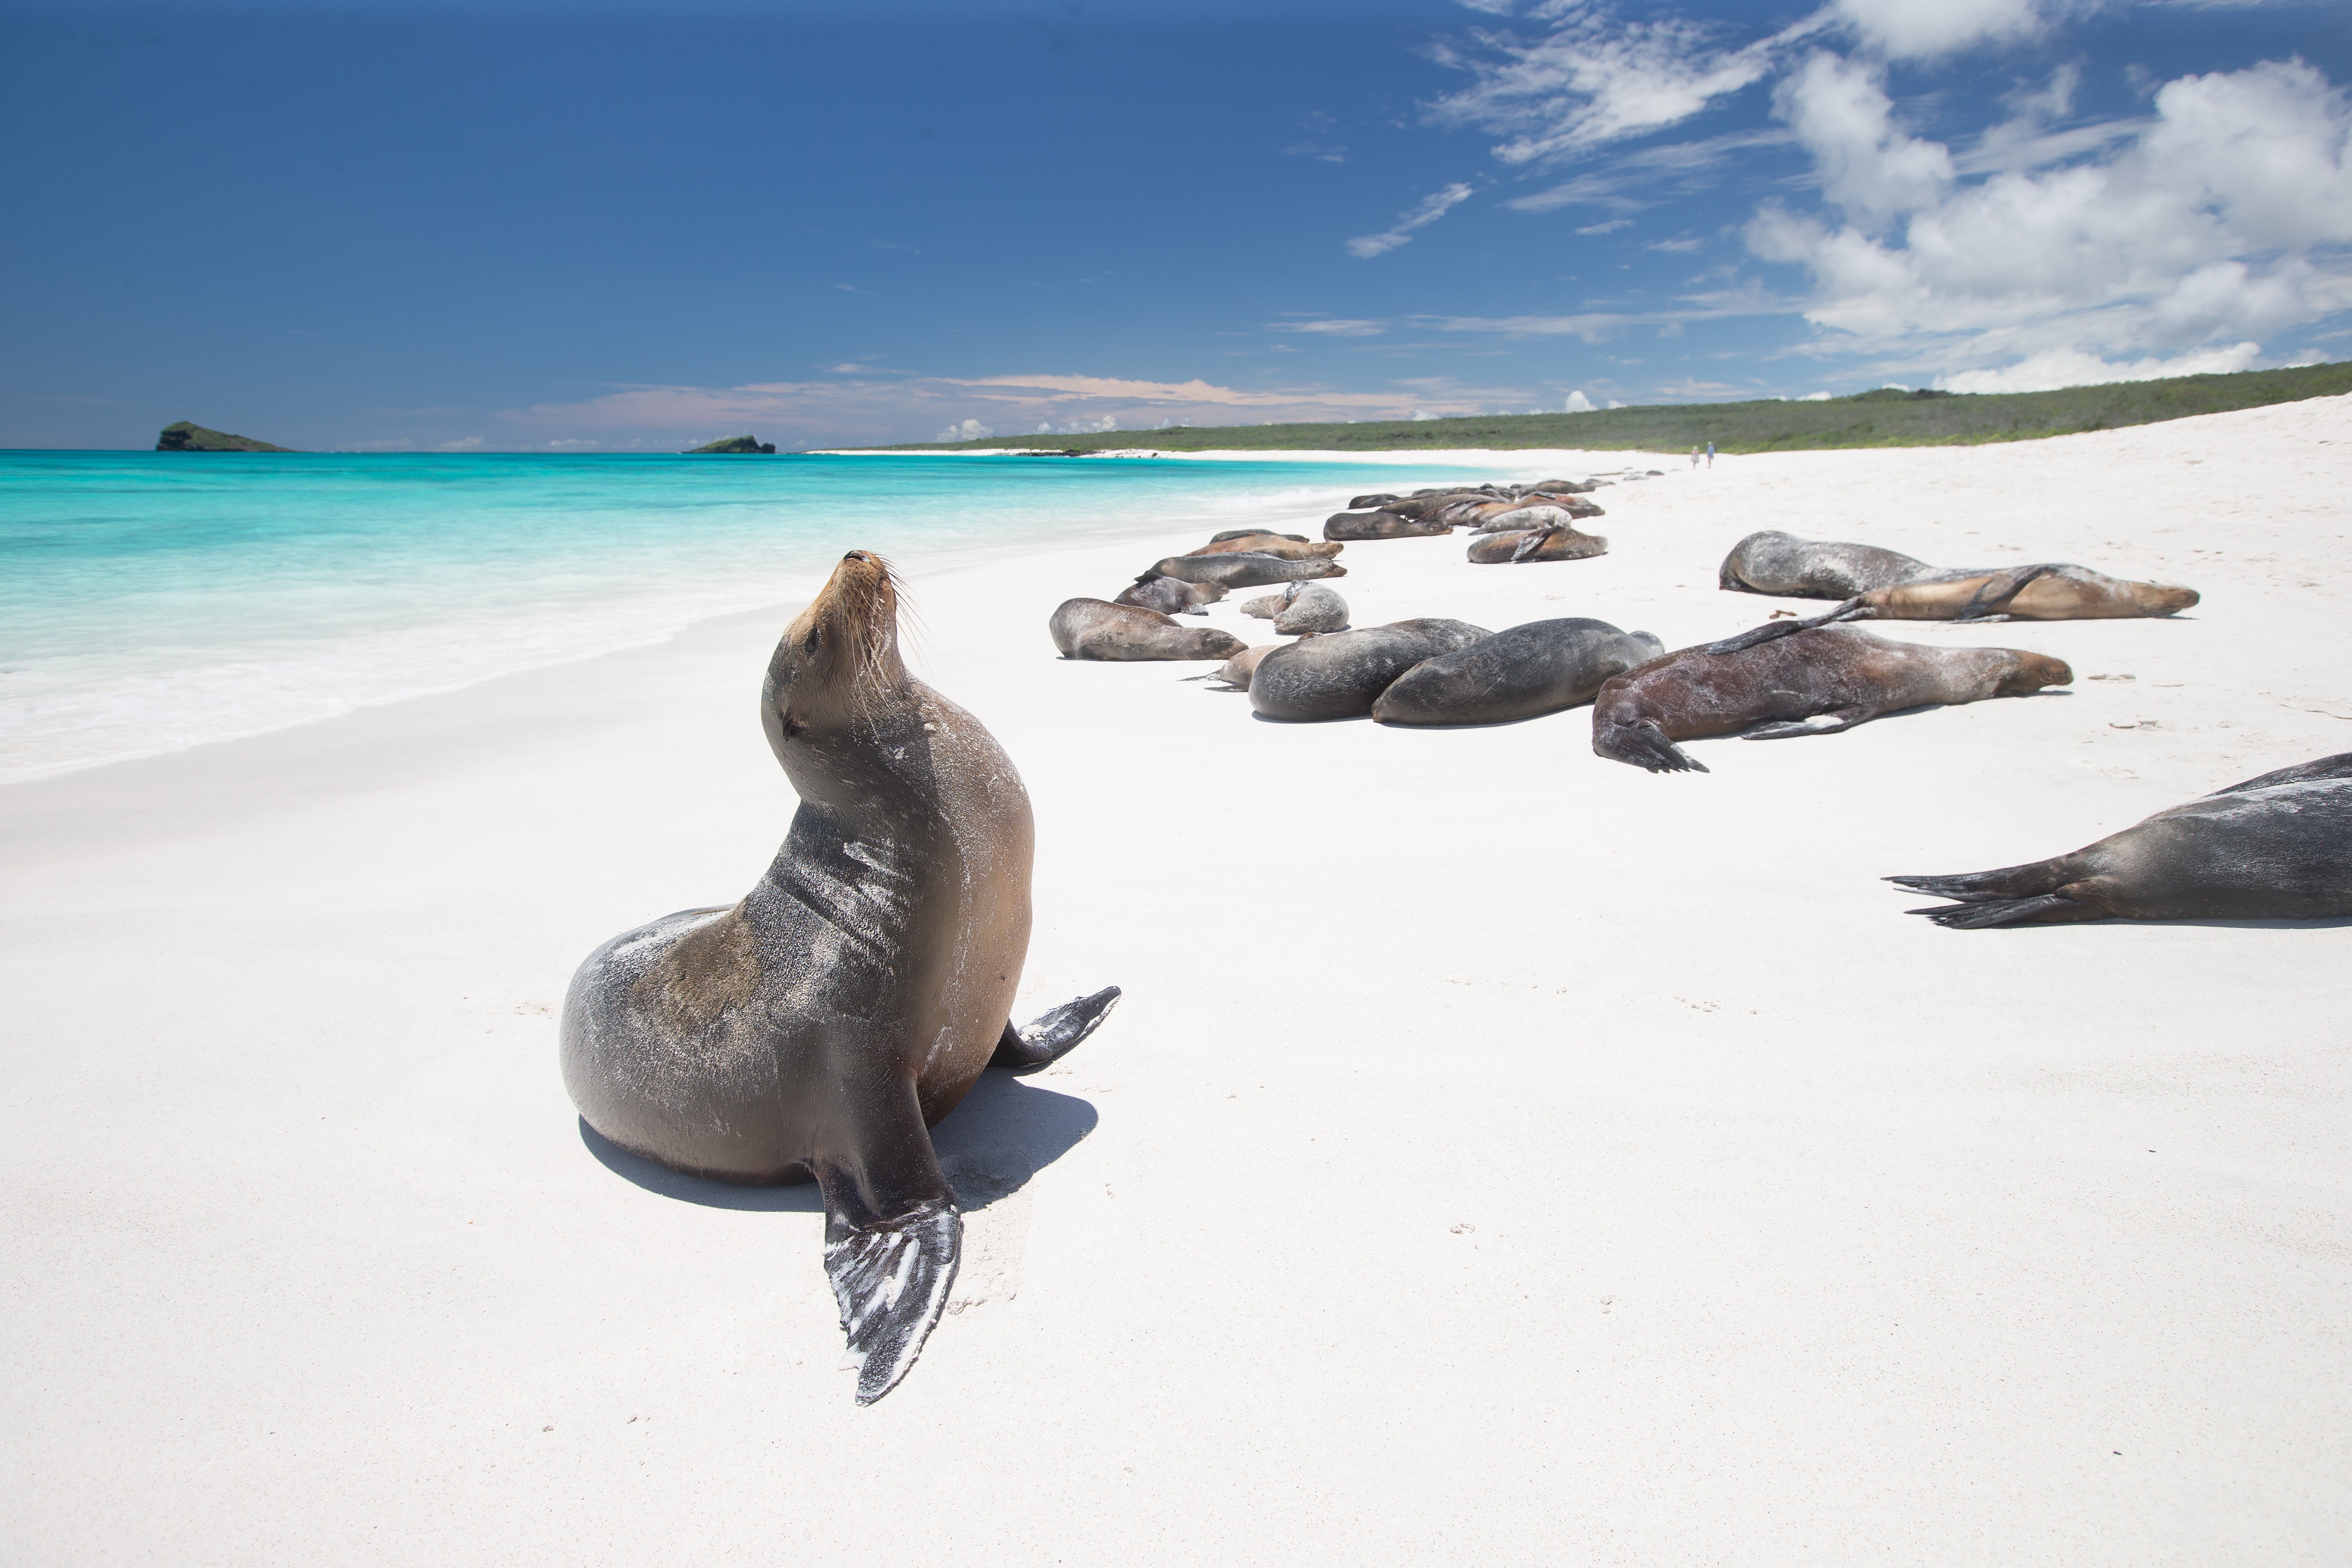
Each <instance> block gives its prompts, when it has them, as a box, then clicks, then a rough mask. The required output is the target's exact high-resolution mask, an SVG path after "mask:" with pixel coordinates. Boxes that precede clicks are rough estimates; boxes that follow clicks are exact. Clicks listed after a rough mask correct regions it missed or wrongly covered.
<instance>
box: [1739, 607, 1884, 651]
mask: <svg viewBox="0 0 2352 1568" xmlns="http://www.w3.org/2000/svg"><path fill="white" fill-rule="evenodd" d="M1870 614H1872V610H1871V607H1870V606H1869V605H1865V604H1864V603H1863V602H1862V601H1861V600H1860V599H1859V598H1853V599H1848V600H1847V601H1846V602H1845V603H1844V604H1843V605H1838V606H1837V608H1835V609H1833V610H1824V611H1822V613H1821V614H1820V615H1818V616H1806V617H1805V618H1804V619H1802V620H1796V621H1767V622H1765V623H1764V624H1763V625H1762V626H1751V627H1750V628H1748V630H1747V631H1744V632H1741V633H1740V634H1739V635H1738V636H1737V637H1726V638H1724V639H1723V640H1722V641H1721V642H1711V643H1709V644H1707V645H1706V647H1703V648H1701V649H1700V650H1699V651H1700V652H1701V653H1711V654H1724V653H1745V652H1746V651H1748V649H1749V648H1751V647H1760V646H1761V645H1763V644H1765V643H1768V642H1776V641H1778V640H1779V639H1780V638H1781V637H1790V636H1793V635H1794V634H1795V633H1798V632H1809V631H1811V630H1812V629H1813V628H1814V627H1815V626H1828V625H1830V624H1831V623H1832V622H1833V621H1843V620H1846V619H1848V618H1850V617H1853V616H1868V615H1870Z"/></svg>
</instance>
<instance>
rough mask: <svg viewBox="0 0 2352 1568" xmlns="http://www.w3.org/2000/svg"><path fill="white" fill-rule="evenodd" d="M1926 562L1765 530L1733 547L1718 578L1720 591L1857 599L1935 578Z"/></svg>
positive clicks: (1868, 547)
mask: <svg viewBox="0 0 2352 1568" xmlns="http://www.w3.org/2000/svg"><path fill="white" fill-rule="evenodd" d="M1935 574H1936V568H1935V567H1933V566H1930V565H1928V564H1927V563H1926V562H1925V561H1919V560H1915V559H1914V558H1912V557H1911V556H1908V555H1904V554H1899V553H1897V552H1895V551H1892V550H1881V549H1879V548H1878V547H1877V546H1876V545H1874V544H1841V543H1838V542H1835V541H1832V540H1822V539H1799V538H1798V537H1797V536H1796V535H1795V534H1793V533H1782V532H1780V531H1779V530H1777V529H1769V528H1768V529H1765V530H1763V531H1760V532H1757V533H1751V534H1749V535H1748V537H1747V538H1745V539H1743V540H1741V541H1740V542H1738V543H1737V544H1735V545H1733V546H1732V547H1731V553H1730V554H1728V555H1727V556H1725V557H1724V558H1723V565H1722V567H1721V568H1720V569H1719V570H1718V571H1717V573H1716V584H1717V586H1718V587H1723V588H1727V589H1732V590H1735V591H1745V592H1747V593H1750V594H1771V595H1777V596H1779V597H1780V598H1784V599H1851V598H1853V597H1854V596H1855V595H1861V594H1867V593H1869V592H1870V591H1871V590H1872V589H1874V588H1891V587H1894V586H1895V584H1898V583H1908V582H1911V581H1913V580H1914V579H1916V578H1920V577H1932V576H1934V575H1935Z"/></svg>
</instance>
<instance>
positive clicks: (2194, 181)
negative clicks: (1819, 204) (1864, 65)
mask: <svg viewBox="0 0 2352 1568" xmlns="http://www.w3.org/2000/svg"><path fill="white" fill-rule="evenodd" d="M2156 110H2157V113H2156V117H2155V119H2154V120H2153V121H2151V122H2149V123H2148V124H2147V127H2146V129H2145V130H2143V131H2141V132H2138V133H2137V134H2136V135H2133V136H2130V137H2128V138H2127V139H2126V140H2124V141H2122V142H2120V143H2118V144H2117V145H2116V147H2115V149H2114V150H2113V151H2112V152H2111V153H2108V154H2107V155H2106V156H2105V157H2104V158H2100V159H2095V160H2092V161H2088V162H2082V163H2072V164H2068V165H2065V166H2062V167H2057V168H2053V169H2049V170H2046V171H2027V170H2011V171H2008V172H2004V173H2000V174H1993V175H1992V176H1991V177H1990V178H1988V179H1985V180H1983V181H1981V182H1979V183H1975V184H1968V183H1963V182H1961V181H1959V180H1958V179H1957V178H1956V177H1955V173H1954V171H1953V170H1952V167H1951V165H1950V163H1949V162H1948V159H1947V158H1946V157H1945V156H1944V154H1945V151H1946V150H1945V149H1944V148H1942V146H1941V145H1940V144H1938V143H1936V142H1920V141H1916V140H1915V139H1913V138H1911V137H1909V136H1907V135H1906V134H1905V133H1903V132H1900V131H1899V130H1896V129H1895V127H1894V126H1893V124H1892V121H1891V119H1890V118H1889V117H1888V115H1887V113H1886V105H1885V94H1884V92H1883V90H1882V89H1879V88H1878V87H1877V85H1876V83H1875V81H1874V79H1869V78H1868V77H1867V75H1866V73H1864V72H1862V71H1860V70H1859V69H1857V68H1854V67H1853V66H1851V65H1849V64H1845V63H1843V62H1824V61H1823V60H1822V59H1816V60H1813V61H1809V62H1808V63H1807V65H1806V67H1805V68H1804V71H1803V73H1802V75H1801V78H1800V79H1798V80H1797V81H1796V82H1795V83H1794V84H1792V86H1791V87H1790V89H1789V90H1788V92H1787V93H1786V95H1785V96H1784V102H1783V112H1785V113H1786V114H1787V115H1788V117H1789V118H1790V122H1791V124H1792V125H1793V126H1794V127H1795V129H1796V130H1797V132H1798V134H1799V137H1800V139H1801V141H1802V142H1804V144H1805V145H1806V146H1807V147H1808V148H1809V149H1810V150H1811V151H1813V152H1814V153H1815V155H1816V157H1817V159H1818V161H1819V165H1820V168H1821V174H1822V189H1823V192H1824V194H1825V195H1827V196H1828V197H1829V198H1830V200H1831V201H1832V203H1833V204H1835V205H1837V206H1838V207H1839V208H1840V209H1841V210H1842V211H1843V215H1844V217H1845V220H1846V221H1844V222H1843V223H1831V222H1824V221H1822V219H1820V218H1816V217H1811V216H1801V215H1797V214H1793V213H1790V212H1789V211H1787V210H1785V209H1783V208H1780V207H1778V206H1772V205H1768V206H1767V207H1765V208H1764V209H1762V210H1761V211H1759V214H1758V216H1757V217H1756V218H1755V220H1754V221H1753V222H1751V223H1750V224H1749V226H1748V244H1749V247H1750V248H1751V249H1752V250H1753V251H1754V252H1755V253H1756V254H1757V255H1759V257H1762V258H1766V259H1768V260H1776V261H1787V262H1793V263H1796V264H1799V265H1801V266H1802V267H1804V268H1806V269H1807V270H1808V271H1809V272H1811V275H1812V278H1813V281H1814V294H1813V298H1812V299H1811V301H1810V302H1809V304H1808V305H1807V307H1806V310H1805V314H1806V315H1807V317H1808V318H1809V319H1811V321H1814V322H1816V323H1817V324H1819V325H1821V326H1823V327H1827V328H1830V329H1832V330H1834V331H1838V332H1840V333H1843V334H1847V337H1848V341H1847V342H1845V343H1843V344H1841V345H1838V346H1841V347H1844V348H1860V349H1868V350H1879V351H1886V350H1901V351H1904V352H1906V353H1914V354H1917V355H1922V356H1923V357H1925V358H1926V359H1927V360H1928V361H1929V363H1940V364H1942V365H1943V366H1946V367H1948V368H1949V369H1950V370H1952V371H1953V372H1955V373H1964V372H1965V371H1966V370H1967V369H1969V368H1971V367H1984V366H1987V365H1988V364H1989V363H1992V362H1998V361H2027V362H2030V361H2032V358H2033V356H2036V355H2041V354H2045V353H2051V352H2053V351H2059V350H2066V351H2079V352H2081V353H2084V354H2088V355H2093V356H2110V357H2112V356H2116V355H2118V354H2120V355H2121V356H2123V363H2129V364H2137V363H2152V362H2151V361H2150V360H2149V358H2148V356H2150V355H2151V354H2152V353H2160V352H2161V351H2163V350H2166V349H2172V350H2176V351H2178V350H2186V349H2190V348H2194V347H2197V346H2198V345H2200V344H2204V343H2210V342H2215V341H2217V340H2218V341H2221V342H2239V341H2241V340H2247V339H2252V340H2254V341H2256V342H2259V341H2260V340H2262V339H2263V338H2264V337H2266V336H2268V335H2269V334H2271V333H2273V332H2275V331H2280V330H2282V329H2284V328H2285V327H2289V326H2293V325H2298V324H2302V323H2305V322H2309V321H2316V320H2319V319H2320V318H2322V317H2324V316H2326V315H2329V314H2332V313H2333V312H2335V311H2337V310H2344V309H2347V308H2352V266H2347V259H2346V258H2345V257H2344V255H2343V253H2342V247H2344V246H2345V245H2346V244H2347V242H2352V109H2347V104H2346V102H2345V99H2344V95H2343V94H2342V93H2341V92H2339V91H2337V90H2336V89H2335V88H2334V87H2333V86H2331V85H2330V84H2329V82H2328V81H2327V79H2326V78H2325V77H2323V76H2322V75H2321V74H2320V73H2319V72H2318V71H2316V70H2315V69H2314V68H2311V67H2310V66H2308V65H2306V64H2305V63H2303V62H2302V61H2300V60H2294V61H2286V62H2278V61H2269V62H2265V63H2263V64H2261V65H2257V66H2254V67H2252V68H2249V69H2246V70H2241V71H2232V72H2217V73H2214V74H2211V75H2207V76H2192V77H2183V78H2181V79H2179V80H2176V81H2172V82H2168V83H2167V84H2166V85H2165V86H2164V87H2163V88H2162V89H2160V90H2159V91H2158V93H2157V95H2156ZM2215 352H2223V351H2215ZM2046 363H2052V364H2056V363H2071V362H2061V361H2057V360H2053V361H2048V362H2046ZM2098 363H2101V364H2105V363H2106V359H2105V358H2100V359H2099V360H2098Z"/></svg>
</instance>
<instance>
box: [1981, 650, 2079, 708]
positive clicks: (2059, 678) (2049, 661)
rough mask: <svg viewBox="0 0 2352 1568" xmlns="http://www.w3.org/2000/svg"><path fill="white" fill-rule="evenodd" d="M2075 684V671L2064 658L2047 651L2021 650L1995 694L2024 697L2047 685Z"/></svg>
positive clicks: (2002, 678)
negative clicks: (2050, 654) (2026, 651)
mask: <svg viewBox="0 0 2352 1568" xmlns="http://www.w3.org/2000/svg"><path fill="white" fill-rule="evenodd" d="M2072 685H2074V669H2073V668H2072V667H2070V666H2069V665H2068V664H2067V663H2066V661H2065V660H2064V659H2063V658H2051V657H2050V656H2049V655H2048V654H2046V653H2025V652H2022V651H2021V652H2020V653H2019V654H2018V656H2017V663H2016V666H2015V668H2012V669H2011V671H2010V672H2009V673H2008V674H2007V675H2004V676H2002V677H2001V679H2000V687H1999V688H1998V689H1996V690H1995V692H1994V695H1996V696H2000V697H2022V696H2024V695H2025V694H2026V693H2028V692H2032V691H2039V690H2041V689H2042V688H2043V687H2045V686H2072Z"/></svg>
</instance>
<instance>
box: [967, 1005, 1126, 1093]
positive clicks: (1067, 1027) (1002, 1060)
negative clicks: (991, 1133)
mask: <svg viewBox="0 0 2352 1568" xmlns="http://www.w3.org/2000/svg"><path fill="white" fill-rule="evenodd" d="M1118 998H1119V989H1118V986H1116V985H1106V986H1104V987H1103V988H1102V989H1101V990H1099V991H1097V992H1096V993H1095V994H1093V995H1091V996H1080V997H1078V998H1076V1000H1074V1001H1069V1002H1065V1003H1063V1004H1062V1005H1060V1006H1058V1007H1055V1008H1054V1009H1052V1010H1051V1011H1049V1012H1046V1013H1044V1014H1041V1015H1039V1016H1038V1018H1037V1021H1036V1022H1035V1023H1034V1024H1032V1025H1030V1026H1028V1027H1027V1028H1025V1029H1017V1028H1015V1027H1013V1021H1012V1020H1011V1019H1010V1018H1008V1019H1006V1020H1005V1021H1004V1034H1003V1037H1001V1038H999V1039H998V1040H997V1042H996V1054H995V1055H994V1056H992V1057H991V1058H988V1065H989V1066H990V1067H992V1068H1006V1069H1007V1070H1009V1071H1012V1072H1016V1073H1028V1072H1035V1071H1036V1070H1037V1069H1038V1068H1042V1067H1047V1066H1050V1065H1051V1064H1053V1063H1055V1062H1057V1061H1059V1060H1061V1059H1062V1058H1064V1057H1066V1056H1068V1055H1069V1054H1070V1053H1071V1052H1072V1051H1074V1050H1076V1049H1077V1047H1078V1045H1079V1042H1081V1041H1083V1040H1084V1039H1085V1038H1086V1037H1087V1036H1088V1035H1091V1034H1093V1033H1094V1032H1095V1031H1096V1030H1097V1029H1098V1028H1100V1027H1102V1021H1103V1020H1104V1019H1105V1018H1108V1017H1109V1016H1110V1010H1111V1009H1112V1008H1113V1007H1115V1006H1117V1005H1118Z"/></svg>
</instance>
